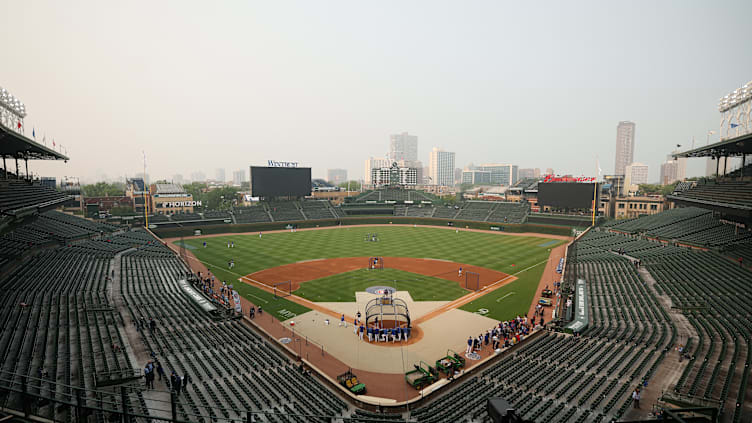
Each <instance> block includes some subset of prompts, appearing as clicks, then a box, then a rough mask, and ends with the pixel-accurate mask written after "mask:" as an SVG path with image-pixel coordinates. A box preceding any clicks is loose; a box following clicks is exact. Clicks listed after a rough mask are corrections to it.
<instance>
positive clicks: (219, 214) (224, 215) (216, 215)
mask: <svg viewBox="0 0 752 423" xmlns="http://www.w3.org/2000/svg"><path fill="white" fill-rule="evenodd" d="M204 219H207V220H208V219H232V215H231V214H230V212H228V211H223V210H212V211H207V212H204Z"/></svg>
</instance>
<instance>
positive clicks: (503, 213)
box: [488, 202, 530, 223]
mask: <svg viewBox="0 0 752 423" xmlns="http://www.w3.org/2000/svg"><path fill="white" fill-rule="evenodd" d="M529 211H530V207H529V206H528V205H527V204H525V203H507V202H498V203H497V205H496V208H495V209H494V210H493V211H492V212H491V214H490V215H489V216H488V221H489V222H498V223H525V221H526V220H527V215H528V213H529Z"/></svg>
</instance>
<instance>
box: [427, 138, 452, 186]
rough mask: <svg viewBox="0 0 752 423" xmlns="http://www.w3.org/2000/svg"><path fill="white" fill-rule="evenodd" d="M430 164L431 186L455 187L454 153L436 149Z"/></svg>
mask: <svg viewBox="0 0 752 423" xmlns="http://www.w3.org/2000/svg"><path fill="white" fill-rule="evenodd" d="M429 162H430V165H429V166H430V168H431V185H439V186H445V187H451V186H454V152H451V151H444V150H442V149H440V148H438V147H434V148H433V150H431V157H430V160H429Z"/></svg>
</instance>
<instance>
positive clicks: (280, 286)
mask: <svg viewBox="0 0 752 423" xmlns="http://www.w3.org/2000/svg"><path fill="white" fill-rule="evenodd" d="M291 285H292V284H291V283H290V281H284V282H277V283H275V284H274V297H275V298H284V297H289V296H290V295H292V292H290V290H291V288H292V286H291Z"/></svg>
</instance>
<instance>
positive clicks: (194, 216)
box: [170, 213, 203, 222]
mask: <svg viewBox="0 0 752 423" xmlns="http://www.w3.org/2000/svg"><path fill="white" fill-rule="evenodd" d="M170 219H172V220H173V221H174V222H189V221H192V220H201V219H203V218H202V217H201V215H200V214H198V213H175V214H173V215H172V216H170Z"/></svg>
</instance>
